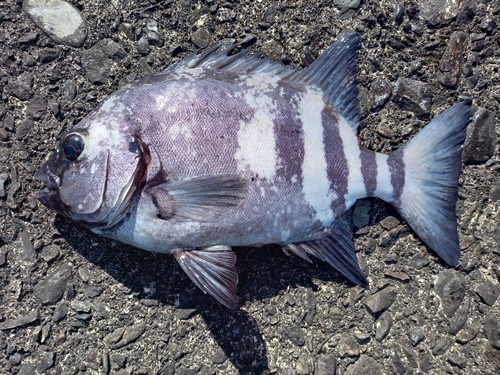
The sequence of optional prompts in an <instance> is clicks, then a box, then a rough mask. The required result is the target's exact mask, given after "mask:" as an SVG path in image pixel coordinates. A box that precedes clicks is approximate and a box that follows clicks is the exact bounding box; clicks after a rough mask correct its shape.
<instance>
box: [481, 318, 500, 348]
mask: <svg viewBox="0 0 500 375" xmlns="http://www.w3.org/2000/svg"><path fill="white" fill-rule="evenodd" d="M484 330H485V333H486V338H487V339H488V341H489V342H490V344H491V346H493V347H494V348H495V349H500V323H499V322H498V318H497V317H496V316H495V314H493V313H492V312H487V313H486V317H485V318H484Z"/></svg>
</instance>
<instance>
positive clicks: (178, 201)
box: [35, 33, 470, 308]
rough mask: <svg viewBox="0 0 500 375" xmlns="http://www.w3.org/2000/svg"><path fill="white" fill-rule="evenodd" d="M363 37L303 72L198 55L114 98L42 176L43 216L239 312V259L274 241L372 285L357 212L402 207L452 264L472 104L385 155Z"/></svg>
mask: <svg viewBox="0 0 500 375" xmlns="http://www.w3.org/2000/svg"><path fill="white" fill-rule="evenodd" d="M359 43H360V37H359V35H358V34H355V33H351V34H345V35H342V36H341V37H339V39H338V40H337V42H336V43H334V44H333V45H331V46H330V47H329V48H327V49H326V50H325V52H324V53H323V54H321V55H320V56H319V57H318V58H317V59H316V61H314V62H313V64H311V65H310V66H309V67H308V68H304V69H302V70H296V69H292V68H290V67H289V66H284V65H282V64H281V63H280V62H272V61H271V60H270V59H260V55H259V54H256V55H248V54H247V51H242V52H239V53H237V54H234V55H230V54H229V53H230V51H231V50H232V48H234V47H230V48H227V46H225V48H224V51H222V52H220V51H219V48H220V46H216V47H214V48H211V49H208V50H206V51H202V52H197V53H194V54H192V55H191V56H189V57H187V58H186V59H184V60H182V61H180V62H179V63H177V64H174V65H172V66H171V67H169V68H167V69H166V70H165V71H163V72H160V73H157V74H155V75H152V76H149V77H146V78H144V79H141V80H138V81H136V82H133V83H131V84H129V85H126V86H124V87H123V88H121V89H120V90H118V91H116V92H115V93H113V94H112V95H111V96H110V97H108V98H107V99H106V100H105V101H104V102H103V103H101V104H100V106H99V107H97V108H96V109H95V110H94V111H92V112H91V113H90V114H89V115H88V116H87V117H86V118H84V119H83V120H82V121H81V122H80V123H79V124H77V125H76V126H75V128H74V129H72V130H71V132H70V133H69V134H68V135H66V136H65V137H63V139H62V140H61V143H60V145H59V147H58V149H57V150H56V152H55V153H54V154H53V155H52V156H51V157H50V158H49V160H48V161H47V162H46V163H45V164H44V165H43V166H42V167H41V168H40V170H39V171H37V173H36V174H35V177H36V178H38V179H39V180H41V181H42V182H44V183H45V185H46V186H47V187H46V188H45V189H43V190H42V191H40V192H38V193H37V198H38V199H39V200H40V201H41V202H42V203H43V204H44V205H46V206H47V207H49V208H52V209H54V210H56V211H57V212H59V213H61V214H63V215H65V216H67V217H69V218H70V219H73V220H74V221H76V222H77V223H79V224H81V225H84V226H86V227H88V228H89V229H91V230H92V231H94V232H95V233H98V234H101V235H103V236H106V237H110V238H114V239H117V240H119V241H122V242H124V243H128V244H131V245H133V246H136V247H139V248H142V249H145V250H149V251H155V252H160V253H166V254H172V255H174V256H175V257H176V259H177V261H178V262H179V264H180V265H181V267H182V269H183V270H184V271H185V272H186V273H187V275H188V276H189V277H190V278H191V279H192V280H193V282H194V283H195V284H196V285H197V286H198V287H200V288H201V289H202V290H203V291H204V292H206V293H209V294H210V295H212V296H213V297H214V298H215V299H217V300H218V301H219V302H221V303H222V304H224V305H225V306H227V307H230V308H235V307H236V306H237V296H236V286H237V279H238V276H237V273H236V269H235V259H236V257H235V254H234V252H233V250H232V247H234V246H261V245H264V244H270V243H276V244H279V245H281V246H282V248H283V250H284V251H285V252H287V253H294V254H296V255H298V256H300V257H301V258H303V259H305V260H307V261H311V260H310V257H309V256H310V255H311V256H313V257H316V258H318V259H320V260H322V261H325V262H327V263H328V264H330V265H331V266H332V267H334V268H335V269H336V270H338V271H339V272H340V273H342V274H343V275H345V276H346V277H347V278H348V279H349V280H351V281H352V282H354V283H356V284H360V285H363V286H366V285H368V281H367V279H366V277H365V276H364V275H363V272H362V270H361V269H360V267H359V265H358V262H357V259H356V253H355V249H354V244H353V238H352V231H351V227H350V225H349V220H348V217H349V210H350V208H351V206H352V205H353V204H354V203H355V201H356V200H357V199H360V198H365V197H378V198H381V199H383V200H385V201H386V202H388V203H390V204H392V205H393V206H394V207H395V208H396V209H397V210H398V212H399V213H400V214H401V216H402V217H403V218H404V219H405V220H406V221H407V222H408V224H409V225H410V226H411V227H412V228H413V230H415V232H416V233H417V234H418V235H419V236H420V238H421V239H422V240H423V241H424V242H425V243H426V244H427V245H428V246H429V247H430V248H432V249H433V250H434V251H436V252H437V254H438V255H439V256H441V257H442V258H443V259H444V260H445V261H446V262H447V263H449V264H451V265H456V264H457V262H458V258H459V256H460V248H459V245H458V233H457V227H456V214H455V204H456V201H457V189H458V176H459V174H460V170H461V159H460V153H461V146H462V144H463V142H464V139H465V130H466V126H467V123H468V120H469V117H470V108H469V106H470V103H469V102H462V103H459V104H456V105H455V106H453V107H451V108H449V109H447V110H446V111H445V112H443V113H442V114H441V115H440V116H438V117H437V118H435V119H434V120H433V121H432V122H431V123H430V124H429V125H428V126H427V127H426V128H424V130H423V131H422V132H420V133H419V134H418V135H417V136H416V137H414V138H413V139H412V140H411V141H410V142H408V143H407V144H406V145H405V146H404V147H403V148H401V149H399V150H397V151H395V152H393V153H391V154H389V155H383V154H379V153H375V152H373V151H370V150H366V149H364V148H363V147H361V146H360V144H359V141H358V138H357V130H358V127H359V110H358V105H357V95H358V90H357V83H356V56H357V51H358V47H359Z"/></svg>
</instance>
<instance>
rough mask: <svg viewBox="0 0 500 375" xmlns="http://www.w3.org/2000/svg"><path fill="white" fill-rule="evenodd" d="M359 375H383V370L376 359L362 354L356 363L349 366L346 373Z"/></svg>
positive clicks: (347, 374) (346, 374)
mask: <svg viewBox="0 0 500 375" xmlns="http://www.w3.org/2000/svg"><path fill="white" fill-rule="evenodd" d="M359 374H370V375H382V369H381V367H380V365H379V363H378V362H377V361H376V360H375V359H373V358H372V357H369V356H367V355H365V354H362V355H361V356H360V357H359V359H358V360H357V361H356V363H354V364H353V365H351V366H349V367H348V368H347V370H346V372H345V375H359Z"/></svg>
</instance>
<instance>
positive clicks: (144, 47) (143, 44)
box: [137, 35, 151, 55]
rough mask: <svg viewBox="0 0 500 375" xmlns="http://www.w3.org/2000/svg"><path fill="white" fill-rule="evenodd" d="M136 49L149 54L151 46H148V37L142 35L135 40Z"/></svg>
mask: <svg viewBox="0 0 500 375" xmlns="http://www.w3.org/2000/svg"><path fill="white" fill-rule="evenodd" d="M137 50H138V51H139V52H140V53H142V54H143V55H147V54H149V52H151V47H150V46H149V43H148V39H147V38H146V36H144V35H143V36H142V37H141V38H140V39H139V40H138V41H137Z"/></svg>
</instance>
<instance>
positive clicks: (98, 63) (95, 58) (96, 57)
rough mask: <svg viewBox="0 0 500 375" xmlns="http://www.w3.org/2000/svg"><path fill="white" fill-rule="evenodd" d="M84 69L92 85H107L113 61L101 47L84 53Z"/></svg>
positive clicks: (97, 46)
mask: <svg viewBox="0 0 500 375" xmlns="http://www.w3.org/2000/svg"><path fill="white" fill-rule="evenodd" d="M82 60H83V64H82V66H83V69H84V70H85V75H86V77H87V79H88V80H89V81H90V82H92V83H107V82H108V77H109V75H110V74H111V65H112V63H113V62H112V60H111V59H110V58H109V57H108V56H107V55H106V54H105V53H104V52H103V51H102V49H101V48H100V46H99V45H95V46H94V47H92V48H90V49H88V50H85V51H83V52H82Z"/></svg>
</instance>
